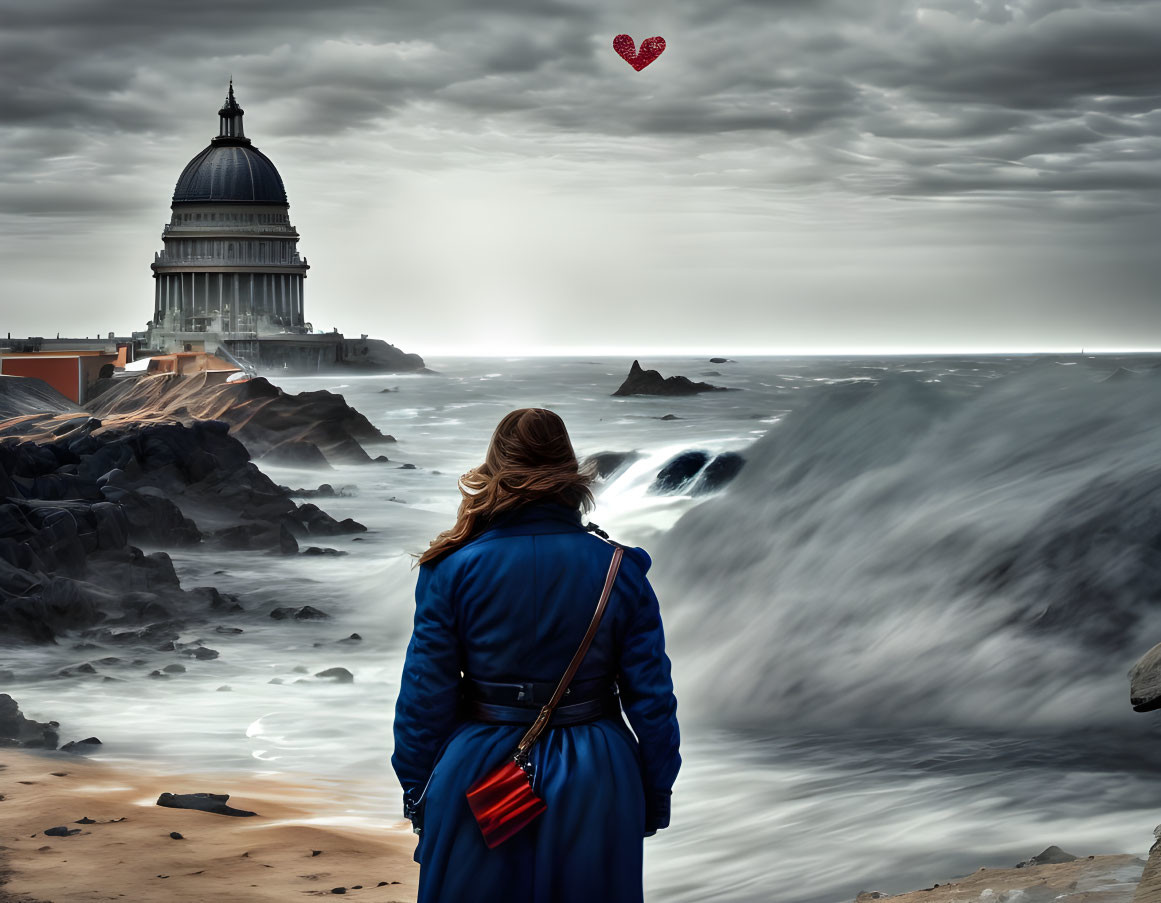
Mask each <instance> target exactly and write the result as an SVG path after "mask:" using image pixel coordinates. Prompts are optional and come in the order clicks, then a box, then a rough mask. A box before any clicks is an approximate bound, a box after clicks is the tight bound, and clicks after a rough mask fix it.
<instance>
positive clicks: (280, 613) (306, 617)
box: [270, 605, 330, 621]
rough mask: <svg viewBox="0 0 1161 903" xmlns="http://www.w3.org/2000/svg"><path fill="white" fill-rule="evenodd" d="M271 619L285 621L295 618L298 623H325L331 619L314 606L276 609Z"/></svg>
mask: <svg viewBox="0 0 1161 903" xmlns="http://www.w3.org/2000/svg"><path fill="white" fill-rule="evenodd" d="M270 617H272V618H274V620H276V621H283V620H286V619H287V618H293V619H294V620H296V621H324V620H329V619H330V615H328V614H327V613H326V612H325V611H320V610H319V609H317V608H315V607H314V606H313V605H304V606H302V608H286V607H284V608H276V609H274V611H272V612H270Z"/></svg>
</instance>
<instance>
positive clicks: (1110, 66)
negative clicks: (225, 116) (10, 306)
mask: <svg viewBox="0 0 1161 903" xmlns="http://www.w3.org/2000/svg"><path fill="white" fill-rule="evenodd" d="M0 18H2V20H3V22H4V29H3V31H2V32H0V87H2V88H3V90H0V141H2V142H3V146H4V148H5V153H4V155H3V157H2V158H0V213H6V214H8V216H7V218H6V219H4V220H3V222H2V223H0V232H5V233H6V234H13V230H19V228H20V227H19V223H20V222H21V219H20V218H21V217H27V218H29V219H28V222H32V218H35V219H36V220H37V221H38V222H39V221H41V220H43V219H44V218H46V217H47V218H52V217H57V218H60V219H61V220H68V221H70V222H75V223H79V222H82V221H85V220H93V221H96V220H99V219H100V218H101V217H109V216H116V217H127V218H133V217H136V218H138V219H139V220H140V221H141V222H142V223H148V230H147V231H148V234H149V239H148V240H149V241H150V242H152V241H155V238H154V237H153V233H154V232H155V231H156V228H157V225H159V220H160V218H161V217H163V216H164V215H165V201H166V193H167V192H168V191H170V190H171V189H172V186H173V183H174V181H175V180H176V177H177V174H178V172H179V171H180V167H181V165H182V163H183V162H184V161H185V160H186V159H189V158H190V157H192V156H193V154H194V153H196V152H197V150H199V149H200V148H201V147H203V146H204V145H205V143H206V142H207V140H208V139H209V138H210V137H211V136H212V135H213V134H214V132H215V130H216V124H217V123H216V116H215V111H216V109H217V104H218V103H219V102H220V100H221V97H222V95H223V94H224V90H225V79H226V78H227V77H228V76H229V75H230V74H231V73H232V74H233V76H234V77H235V79H236V81H237V84H238V91H239V97H240V99H241V101H242V104H243V106H244V107H245V108H246V110H247V120H246V121H247V128H248V131H249V133H250V134H251V135H252V136H253V137H254V139H255V143H256V144H258V145H259V146H260V147H262V149H263V150H264V151H266V152H267V153H269V154H271V155H272V156H273V157H274V158H275V160H276V162H277V163H278V164H279V166H280V168H281V169H282V172H283V175H284V178H286V180H287V183H288V189H289V190H290V193H291V197H292V203H295V204H296V205H299V204H303V202H304V201H305V200H307V198H306V197H305V196H304V195H302V194H301V193H299V191H298V190H296V185H305V186H309V190H311V191H315V192H317V194H316V195H315V197H317V199H318V203H319V204H325V205H334V206H339V207H341V206H342V204H344V203H348V202H349V199H355V198H358V197H359V194H360V191H362V190H363V186H365V185H367V184H368V183H369V182H374V183H375V184H378V185H384V186H390V187H391V189H392V190H403V189H404V188H405V187H407V186H406V185H405V183H406V180H407V178H418V179H420V181H419V182H418V183H416V184H418V185H421V186H422V185H425V184H426V183H425V182H423V181H422V178H423V177H426V176H431V177H432V178H442V177H444V176H446V174H449V173H459V172H465V171H474V172H495V173H497V174H500V175H505V174H509V173H513V172H516V173H518V172H520V171H521V170H526V171H528V172H529V173H530V174H531V173H533V172H535V173H537V174H538V177H542V178H544V179H546V180H549V181H550V182H551V184H553V185H554V186H556V190H559V191H562V192H573V193H574V194H575V197H576V198H593V197H596V196H598V195H600V194H601V193H604V194H606V195H612V194H615V193H617V192H621V191H624V190H625V186H641V187H642V190H648V191H652V192H654V193H655V194H654V197H655V198H657V197H660V196H662V193H664V192H668V193H667V194H664V196H665V197H666V198H668V199H670V200H669V201H667V203H674V204H678V205H680V204H685V203H687V202H688V203H693V201H687V198H692V197H694V196H695V195H694V194H692V193H696V192H702V193H703V194H699V195H696V196H697V197H699V198H702V197H704V198H708V197H709V195H708V194H704V193H705V192H714V194H713V198H714V200H713V202H712V203H711V202H710V201H708V200H706V201H698V203H701V204H704V205H705V206H704V210H705V211H709V210H711V209H712V211H713V214H714V215H715V216H722V217H742V218H744V223H745V225H744V226H742V227H739V228H740V231H741V232H743V233H745V232H746V231H747V230H749V229H754V233H753V234H754V236H756V237H754V238H753V240H754V241H756V242H762V241H766V242H768V241H769V240H770V239H768V238H764V237H762V233H761V229H766V228H770V226H769V222H768V219H767V214H766V213H764V212H762V211H765V210H769V209H771V205H775V207H777V209H778V210H780V211H782V215H784V216H788V217H790V218H797V221H798V222H801V223H806V224H809V225H810V228H814V229H818V230H822V231H820V232H819V234H820V235H823V234H829V233H825V229H837V230H839V232H838V233H835V234H842V230H845V229H847V228H848V225H847V224H846V221H845V217H847V216H850V215H852V214H851V213H850V211H863V210H870V209H874V210H876V211H880V212H879V214H877V215H879V216H881V215H883V213H882V211H885V210H888V209H889V208H886V207H882V206H880V205H882V204H886V203H888V202H892V203H896V204H898V205H899V208H898V211H897V213H896V214H892V216H894V215H898V216H899V217H902V218H907V217H922V218H923V221H924V222H925V223H928V224H929V226H930V230H931V231H930V233H929V232H928V231H922V234H923V235H928V234H932V235H937V236H944V238H945V240H946V242H948V243H951V242H954V241H956V240H959V239H960V238H962V234H963V230H964V229H965V228H970V229H977V228H978V229H980V230H981V231H982V232H984V233H985V234H989V233H990V232H994V231H995V230H993V229H989V227H988V226H987V223H988V222H989V217H990V218H992V221H994V222H1002V221H1006V220H1005V218H1007V217H1016V218H1019V219H1021V220H1023V219H1029V220H1031V219H1035V218H1036V217H1044V218H1046V219H1051V220H1052V222H1053V223H1054V224H1055V225H1054V228H1057V227H1060V224H1062V223H1068V222H1075V223H1077V224H1078V228H1082V229H1085V230H1088V231H1087V232H1086V236H1087V237H1086V238H1085V246H1084V249H1083V250H1082V251H1080V253H1093V254H1097V253H1100V252H1101V251H1102V249H1104V248H1105V247H1106V246H1111V243H1112V242H1113V241H1114V238H1113V237H1112V236H1114V235H1115V236H1116V239H1115V240H1117V241H1120V240H1122V239H1123V236H1122V234H1121V233H1120V232H1118V231H1117V230H1116V229H1113V228H1111V227H1110V228H1109V229H1108V230H1106V231H1105V232H1104V233H1103V234H1101V235H1097V234H1096V233H1095V231H1094V230H1095V229H1096V227H1097V225H1098V224H1099V223H1101V222H1106V223H1116V222H1118V221H1121V220H1123V221H1125V222H1131V223H1141V222H1143V221H1145V220H1148V219H1149V218H1150V217H1153V216H1154V215H1155V214H1156V212H1157V210H1158V200H1159V199H1161V184H1159V181H1161V180H1159V177H1158V175H1157V173H1159V172H1161V165H1159V164H1161V87H1159V86H1161V54H1159V53H1158V52H1157V48H1158V47H1159V46H1161V0H1116V2H1114V0H923V2H922V3H920V2H918V0H667V2H665V3H662V2H652V3H649V2H643V3H642V4H639V5H638V6H636V7H632V8H630V7H626V6H625V5H624V4H619V3H613V2H611V0H598V2H579V0H577V2H572V0H567V2H566V0H488V2H486V3H480V2H478V0H475V2H469V0H443V2H440V3H434V4H432V3H425V2H421V0H406V2H392V3H389V4H386V3H382V2H380V0H364V2H360V0H334V2H329V3H327V4H319V3H317V2H316V0H276V2H275V0H260V2H247V3H237V2H236V0H203V2H199V3H197V4H190V3H172V4H169V3H167V4H159V3H156V2H153V0H117V2H114V0H38V2H36V3H28V2H24V0H0ZM626 30H627V31H630V32H632V33H634V34H635V35H636V37H637V38H638V40H640V39H641V38H643V37H645V36H647V35H649V34H663V35H664V36H665V37H666V40H667V42H668V49H667V50H666V52H665V54H664V55H663V56H662V58H661V59H660V60H659V61H658V62H657V63H655V64H654V65H653V66H651V67H649V68H648V69H646V70H644V71H643V72H640V73H637V72H634V71H633V70H632V69H630V68H629V67H628V66H627V65H626V64H625V63H624V62H623V61H622V60H620V59H619V58H617V57H616V55H615V54H614V53H613V52H612V49H611V39H612V36H613V35H614V34H616V33H618V32H620V31H626ZM392 180H395V181H392ZM412 190H419V189H417V188H414V187H413V186H412ZM811 193H813V194H811ZM673 199H678V200H673ZM951 199H957V200H958V201H959V202H961V203H960V204H959V206H957V207H954V208H953V207H951V206H949V202H950V200H951ZM925 202H926V203H925ZM578 203H579V201H578ZM646 206H648V205H647V204H646ZM698 210H699V211H701V210H703V208H701V207H699V208H698ZM916 211H921V212H916ZM698 215H699V216H700V215H702V213H699V214H698ZM706 215H708V213H707V214H706ZM860 215H862V214H860ZM874 219H875V217H871V216H869V215H868V221H867V223H863V225H864V227H866V228H872V226H871V225H868V223H870V222H873V221H874ZM860 222H862V221H860ZM754 223H761V224H762V225H761V227H760V228H759V227H757V226H754V225H752V224H754ZM86 228H89V227H86ZM691 228H692V227H691ZM597 231H599V230H597ZM38 234H39V233H38ZM826 240H827V239H823V238H820V239H819V241H820V242H825V241H826ZM46 253H47V252H46ZM1126 266H1127V264H1126ZM1142 271H1143V270H1142V269H1141V268H1138V269H1137V270H1136V271H1135V272H1136V273H1137V274H1138V275H1137V276H1135V277H1134V280H1135V281H1133V283H1132V284H1133V285H1139V284H1141V280H1140V278H1139V273H1140V272H1142ZM1126 278H1128V277H1126Z"/></svg>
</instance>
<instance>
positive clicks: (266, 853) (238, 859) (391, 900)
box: [0, 749, 419, 903]
mask: <svg viewBox="0 0 1161 903" xmlns="http://www.w3.org/2000/svg"><path fill="white" fill-rule="evenodd" d="M203 791H204V792H212V793H228V794H230V800H229V805H230V806H234V807H237V808H239V809H247V810H251V811H254V812H256V813H257V814H256V815H255V816H253V817H234V816H228V815H218V814H214V813H209V812H201V811H196V810H188V809H172V808H164V807H161V806H158V805H156V801H157V798H158V796H159V795H160V794H161V793H164V792H172V793H197V792H203ZM316 792H317V791H308V790H305V789H303V788H300V787H296V786H295V785H294V784H293V783H292V782H290V781H287V780H286V779H285V778H281V777H280V778H270V779H266V778H256V777H252V776H245V777H242V778H239V779H234V778H232V777H229V776H224V775H214V776H213V777H205V776H196V775H183V774H168V775H162V774H149V773H145V772H142V771H140V770H138V769H130V768H127V767H122V766H118V765H113V764H109V763H103V762H93V761H87V760H85V759H81V758H79V757H76V756H70V755H64V754H59V753H34V752H30V751H23V750H11V749H4V750H0V901H3V903H90V901H98V900H100V901H105V900H122V901H123V900H131V901H134V903H163V901H204V900H212V899H230V900H245V901H286V900H292V899H295V898H297V897H300V896H301V897H306V896H321V895H327V896H330V895H335V894H336V893H342V894H345V895H346V896H348V897H350V898H352V899H358V900H364V901H367V903H395V901H398V903H407V901H413V900H414V899H415V894H416V885H417V881H418V877H419V867H418V866H417V865H416V864H415V863H414V862H413V861H412V860H411V853H412V850H413V849H414V840H415V837H414V835H413V834H412V833H411V830H410V826H409V825H408V824H407V823H406V822H403V821H400V822H399V823H397V824H394V825H388V826H385V827H382V828H376V829H369V828H367V827H362V826H360V827H341V826H335V825H332V824H312V823H311V822H312V820H313V819H316V818H317V816H316V814H315V813H314V812H312V809H311V807H310V799H311V796H312V795H313V794H315V793H316ZM81 819H91V820H92V821H91V823H85V824H79V823H78V822H80V821H81ZM57 826H65V827H67V828H68V829H70V830H74V829H75V830H78V832H79V833H76V834H71V835H69V836H64V837H61V836H48V835H46V834H45V833H44V832H45V831H46V830H48V829H50V828H53V827H57ZM171 832H176V833H178V834H180V835H181V839H176V838H173V837H172V836H171ZM340 888H341V889H342V890H341V891H339V890H338V889H340Z"/></svg>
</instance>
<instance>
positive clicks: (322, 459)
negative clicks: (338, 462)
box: [258, 439, 331, 470]
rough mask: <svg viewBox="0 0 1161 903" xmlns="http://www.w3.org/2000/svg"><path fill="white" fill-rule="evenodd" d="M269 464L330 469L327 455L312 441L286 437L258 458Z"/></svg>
mask: <svg viewBox="0 0 1161 903" xmlns="http://www.w3.org/2000/svg"><path fill="white" fill-rule="evenodd" d="M258 460H260V461H263V462H268V463H271V464H280V465H282V466H284V467H315V468H326V469H327V470H330V469H331V463H330V461H328V460H327V456H326V455H324V454H323V453H322V449H320V448H319V447H318V446H317V445H315V444H314V443H313V442H304V441H302V440H300V439H288V440H286V441H285V442H280V443H279V444H278V445H275V446H273V447H272V448H270V449H268V450H267V451H266V452H265V453H263V454H262V455H261V456H260V457H259V459H258Z"/></svg>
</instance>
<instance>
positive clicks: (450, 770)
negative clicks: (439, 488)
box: [391, 408, 681, 903]
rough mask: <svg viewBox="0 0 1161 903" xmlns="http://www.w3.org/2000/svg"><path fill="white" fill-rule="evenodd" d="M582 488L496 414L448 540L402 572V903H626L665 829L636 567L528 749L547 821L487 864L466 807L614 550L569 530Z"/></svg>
mask: <svg viewBox="0 0 1161 903" xmlns="http://www.w3.org/2000/svg"><path fill="white" fill-rule="evenodd" d="M592 479H593V478H592V476H591V475H590V474H588V473H586V472H582V471H581V470H580V469H579V468H578V466H577V459H576V454H575V452H574V451H573V448H572V443H571V441H570V440H569V437H568V432H567V430H566V429H565V426H564V423H563V422H562V421H561V419H560V418H559V417H558V416H557V415H556V414H554V413H553V412H552V411H547V410H543V409H541V408H524V409H521V410H517V411H513V412H512V413H510V414H508V415H507V416H506V417H504V419H503V420H501V421H500V423H499V425H498V426H497V427H496V431H495V433H494V434H493V435H492V441H491V444H490V446H489V448H488V453H487V456H486V458H485V460H484V463H483V464H482V465H480V466H479V467H476V468H474V469H472V470H470V471H468V473H466V474H464V475H463V477H462V478H461V479H460V492H461V494H462V495H463V500H462V501H461V503H460V507H459V513H458V516H457V518H456V522H455V525H454V526H453V527H451V529H449V530H446V531H444V532H443V533H441V534H439V536H437V537H436V538H435V539H434V540H433V541H432V543H431V545H430V547H429V548H428V550H427V551H426V552H425V553H424V554H423V555H422V556H421V557H420V559H419V565H420V570H419V579H418V581H417V583H416V587H415V601H416V608H415V629H414V631H413V633H412V637H411V642H410V644H409V645H408V647H407V658H406V661H405V663H404V666H403V677H402V680H401V686H400V689H399V699H398V702H397V704H396V707H395V753H394V755H393V756H392V757H391V763H392V765H393V766H394V767H395V773H396V774H397V775H398V777H399V782H400V784H401V785H402V786H403V790H404V814H405V815H408V816H409V817H411V818H412V821H413V823H414V824H415V825H416V829H417V831H418V832H419V835H420V836H419V843H418V846H417V847H416V851H415V859H416V861H417V862H419V863H420V872H419V876H420V877H419V903H435V901H439V903H491V901H497V903H499V901H503V903H572V901H577V903H580V901H584V903H598V901H599V903H622V901H640V900H641V899H642V882H641V858H642V838H643V837H645V836H648V835H651V834H653V833H655V832H656V831H657V830H658V829H660V828H664V827H666V826H667V825H668V824H669V796H670V788H671V787H672V785H673V781H674V778H675V777H676V776H677V770H678V767H679V765H680V763H681V759H680V756H679V755H678V728H677V719H676V714H675V713H676V708H677V702H676V700H675V698H674V696H673V684H672V682H671V680H670V676H669V659H668V657H667V656H666V654H665V644H664V639H663V635H662V628H661V613H660V610H659V608H658V603H657V597H656V596H655V595H654V593H653V589H652V587H650V585H649V581H648V580H647V579H646V577H645V572H646V571H647V570H648V568H649V564H650V559H649V556H648V555H647V554H646V553H645V551H644V550H643V549H639V548H626V549H625V552H624V557H623V559H622V562H621V567H620V571H619V573H618V575H617V578H616V582H615V583H614V585H613V591H612V593H611V595H610V597H609V602H608V607H607V609H606V611H605V614H604V617H603V618H602V619H601V624H600V628H599V630H598V631H597V634H596V637H595V638H594V640H593V643H592V646H591V647H590V648H589V650H588V653H587V654H586V656H585V658H584V661H583V663H582V664H581V667H580V670H579V671H578V672H577V674H576V677H575V678H574V679H573V681H572V683H571V684H570V685H569V691H568V694H567V695H566V696H565V697H564V699H563V701H562V702H561V705H560V707H559V708H558V709H557V712H556V714H555V715H554V716H553V719H552V721H550V722H549V727H548V729H547V730H546V731H545V732H544V733H543V734H542V735H541V737H540V740H539V741H538V742H537V743H536V745H535V746H534V747H533V748H532V753H531V763H532V773H533V775H534V779H533V789H534V790H535V792H536V793H537V795H539V796H540V797H541V798H543V799H544V801H545V803H546V804H547V807H548V808H547V810H546V811H545V812H544V813H543V814H542V815H540V816H539V817H538V818H537V819H536V820H535V821H533V822H532V823H531V824H530V825H529V826H528V827H526V828H524V829H523V830H522V831H521V832H519V833H518V834H516V835H515V836H514V837H513V838H511V839H510V840H508V841H506V842H504V843H503V844H502V845H500V846H498V847H496V848H494V849H489V848H488V847H487V846H486V844H485V843H484V838H483V835H482V834H481V832H480V828H479V826H478V824H477V823H476V821H475V818H474V817H473V815H472V812H471V810H470V808H469V807H468V803H467V799H466V797H465V794H466V792H467V790H468V788H469V787H471V786H472V784H474V783H475V782H476V781H477V780H478V779H479V778H480V777H482V776H483V775H485V774H486V773H487V772H489V771H491V770H492V769H493V768H495V767H496V766H497V765H500V764H502V763H503V762H504V761H505V760H506V758H507V757H508V756H509V755H510V754H511V753H512V751H513V749H514V748H515V747H516V744H517V742H519V740H520V738H521V736H522V735H523V734H524V732H525V730H526V729H527V727H528V725H529V724H530V723H531V722H532V721H533V719H534V718H535V716H536V714H537V712H538V711H539V709H540V707H541V706H542V705H543V704H544V703H545V702H547V700H548V698H549V697H550V696H551V695H552V692H553V690H554V689H555V687H556V684H557V682H558V681H559V680H560V678H561V676H562V675H563V674H564V672H565V670H566V668H567V667H568V664H569V661H570V660H571V659H572V657H573V655H574V653H575V652H576V651H577V648H578V647H579V645H580V642H581V638H582V637H583V636H584V634H585V631H586V629H587V627H588V625H589V622H590V620H591V619H592V616H593V612H594V611H595V609H596V605H597V600H598V598H599V596H600V593H601V588H602V586H603V584H604V582H605V577H606V573H607V571H608V568H609V563H610V561H611V559H612V556H613V549H614V544H612V543H610V542H607V541H605V540H604V539H600V538H598V537H597V536H594V535H593V533H591V532H590V528H587V527H585V526H583V525H582V524H581V513H582V510H583V511H586V512H587V511H588V510H590V509H591V508H592V506H593V496H592V492H591V490H590V484H591V482H592ZM593 529H595V528H593ZM622 709H623V710H624V714H625V715H627V716H628V719H629V724H631V725H632V729H633V730H632V732H631V731H630V730H629V727H628V726H627V725H626V724H625V721H624V719H623V718H622ZM634 734H636V736H634Z"/></svg>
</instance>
